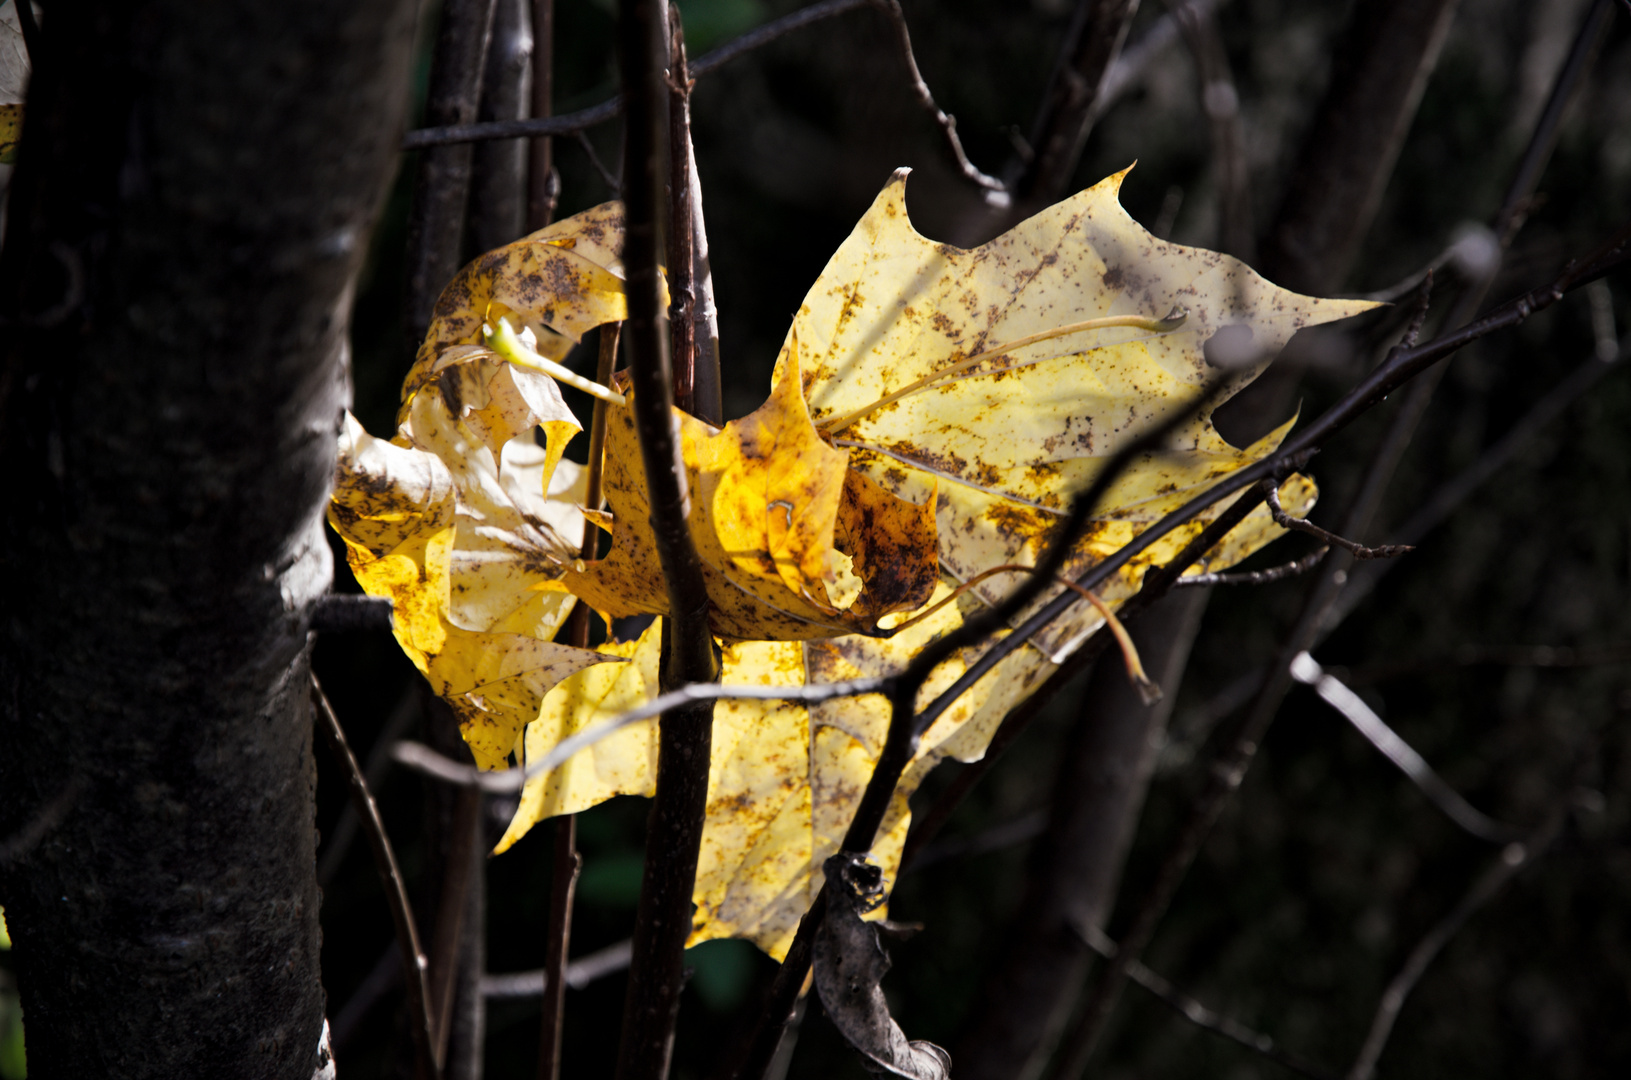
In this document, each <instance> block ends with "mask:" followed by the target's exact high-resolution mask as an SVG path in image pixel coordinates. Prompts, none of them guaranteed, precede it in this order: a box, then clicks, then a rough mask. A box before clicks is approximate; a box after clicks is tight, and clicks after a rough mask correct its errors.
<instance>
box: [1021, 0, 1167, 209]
mask: <svg viewBox="0 0 1631 1080" xmlns="http://www.w3.org/2000/svg"><path fill="white" fill-rule="evenodd" d="M1137 12H1138V0H1079V3H1078V4H1077V6H1076V11H1075V13H1074V14H1073V15H1072V17H1071V21H1070V25H1069V27H1068V28H1067V29H1066V31H1065V35H1064V40H1063V42H1062V43H1061V46H1060V50H1059V58H1058V60H1057V61H1056V62H1055V65H1054V70H1053V77H1052V79H1051V80H1050V81H1049V84H1048V89H1047V92H1046V94H1045V95H1044V97H1043V100H1042V106H1041V108H1040V109H1039V110H1038V112H1037V117H1036V122H1035V123H1034V124H1033V125H1032V127H1031V136H1030V149H1031V154H1030V160H1028V161H1027V162H1026V163H1025V164H1024V167H1023V168H1022V169H1021V170H1020V171H1019V172H1018V175H1017V176H1016V178H1015V181H1014V185H1013V189H1014V193H1015V195H1016V196H1017V199H1018V203H1019V206H1018V207H1017V209H1018V210H1019V211H1020V212H1023V211H1024V210H1025V209H1027V208H1030V207H1034V206H1038V205H1042V204H1046V203H1050V202H1053V201H1054V200H1055V199H1057V198H1059V196H1060V195H1062V194H1064V192H1065V189H1066V188H1067V187H1068V186H1069V184H1070V178H1071V175H1072V174H1073V173H1075V171H1076V165H1077V162H1079V161H1080V160H1081V156H1082V146H1083V145H1084V144H1085V143H1086V141H1087V133H1088V131H1089V130H1091V128H1092V124H1093V119H1094V117H1095V116H1097V115H1098V113H1099V112H1100V111H1101V110H1099V109H1098V107H1097V106H1098V101H1099V94H1100V88H1101V87H1102V86H1103V84H1104V83H1105V81H1106V74H1107V73H1108V72H1109V71H1110V70H1111V65H1112V64H1113V63H1114V62H1115V59H1116V57H1117V56H1118V55H1119V54H1120V52H1121V46H1122V42H1123V41H1125V40H1126V37H1127V28H1128V26H1130V25H1131V24H1132V21H1133V16H1134V15H1135V14H1137Z"/></svg>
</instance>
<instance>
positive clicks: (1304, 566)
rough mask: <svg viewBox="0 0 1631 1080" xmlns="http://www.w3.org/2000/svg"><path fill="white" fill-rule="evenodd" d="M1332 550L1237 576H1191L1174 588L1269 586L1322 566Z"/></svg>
mask: <svg viewBox="0 0 1631 1080" xmlns="http://www.w3.org/2000/svg"><path fill="white" fill-rule="evenodd" d="M1330 550H1331V548H1330V546H1329V545H1325V544H1322V545H1320V547H1318V548H1317V549H1315V550H1314V551H1311V552H1309V553H1308V554H1307V555H1304V556H1303V557H1302V558H1300V559H1296V560H1293V561H1292V562H1288V563H1281V564H1280V565H1279V566H1271V567H1269V568H1268V569H1267V570H1250V571H1242V572H1240V573H1235V574H1231V573H1218V574H1191V575H1190V576H1188V577H1181V578H1179V579H1178V580H1177V582H1176V583H1175V584H1174V588H1180V589H1182V588H1189V587H1193V586H1197V585H1268V584H1271V583H1273V582H1276V581H1284V580H1286V579H1287V578H1294V577H1298V576H1300V575H1302V574H1306V573H1308V571H1310V570H1312V569H1314V567H1316V566H1318V565H1319V564H1320V561H1321V560H1322V559H1324V558H1325V556H1326V555H1327V554H1328V553H1329V552H1330Z"/></svg>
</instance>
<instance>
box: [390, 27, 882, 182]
mask: <svg viewBox="0 0 1631 1080" xmlns="http://www.w3.org/2000/svg"><path fill="white" fill-rule="evenodd" d="M874 2H875V0H828V2H827V3H822V4H811V5H810V6H809V7H807V8H803V9H801V10H799V11H795V12H794V13H793V14H791V15H787V16H785V17H783V18H780V19H777V20H775V21H773V22H768V23H766V24H765V25H763V26H761V27H759V28H757V29H755V30H751V31H749V32H748V33H746V34H743V35H742V36H741V37H739V38H737V39H736V40H735V41H731V42H728V43H726V44H724V45H721V46H720V47H719V48H717V49H715V50H713V51H712V52H710V53H708V54H707V55H705V56H702V57H700V58H698V60H697V62H696V63H695V64H692V65H691V77H692V78H698V77H700V76H702V75H706V74H707V73H708V72H710V71H713V70H714V69H715V68H717V67H719V66H720V65H721V64H724V63H725V62H726V61H729V60H734V59H736V58H737V57H738V56H741V55H743V54H744V53H747V52H749V51H751V50H753V49H757V48H759V47H760V46H762V45H766V44H768V43H770V42H771V41H774V40H775V39H776V38H779V37H781V36H782V35H783V34H786V33H788V32H789V31H792V30H797V29H800V28H801V27H805V26H808V25H810V24H811V23H814V22H818V21H820V20H822V19H828V18H831V17H832V16H834V15H842V14H844V13H845V12H849V11H854V10H855V9H857V8H862V7H868V6H870V5H871V4H873V3H874ZM534 18H535V20H536V16H534ZM535 25H536V21H535ZM533 85H534V87H535V88H536V86H537V85H538V84H537V83H536V82H534V84H533ZM622 111H623V98H622V97H621V96H619V97H614V98H611V99H610V100H607V101H602V102H600V103H599V104H598V105H591V106H589V107H588V108H586V109H579V110H578V111H577V112H573V113H566V114H565V115H562V116H550V115H549V114H547V113H542V114H540V113H536V111H535V114H534V116H533V118H532V119H530V120H510V121H504V122H499V123H490V124H470V123H463V124H458V123H448V124H443V125H440V126H433V127H424V128H420V129H419V130H417V131H410V132H408V133H407V135H406V136H404V137H403V139H402V149H404V150H418V149H421V148H423V147H426V146H446V145H449V144H451V143H461V142H480V141H481V140H483V139H515V138H524V137H525V138H542V137H547V136H553V135H571V134H573V133H575V132H579V131H584V130H586V129H588V128H592V127H596V126H597V125H600V124H604V123H606V122H607V121H609V120H612V119H615V118H616V117H617V115H618V114H619V113H621V112H622Z"/></svg>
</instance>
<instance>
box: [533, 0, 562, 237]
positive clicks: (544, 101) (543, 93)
mask: <svg viewBox="0 0 1631 1080" xmlns="http://www.w3.org/2000/svg"><path fill="white" fill-rule="evenodd" d="M554 113H555V0H532V116H533V118H534V119H539V120H547V119H549V118H550V117H551V116H553V115H554ZM527 161H528V163H527V231H528V232H537V231H538V230H539V229H542V228H543V227H544V226H545V225H548V224H549V223H550V222H551V221H552V220H554V217H555V203H556V202H557V201H558V200H559V199H560V196H561V178H560V174H559V173H557V172H556V171H555V143H554V140H553V139H552V138H550V136H548V135H545V136H543V137H541V138H535V139H533V140H532V142H531V143H530V144H529V146H528V148H527Z"/></svg>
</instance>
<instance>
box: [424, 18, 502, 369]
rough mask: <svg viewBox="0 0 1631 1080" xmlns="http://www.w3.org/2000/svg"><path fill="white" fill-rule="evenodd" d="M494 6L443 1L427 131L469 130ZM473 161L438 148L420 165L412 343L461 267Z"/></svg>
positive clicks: (465, 152)
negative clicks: (460, 127) (433, 127)
mask: <svg viewBox="0 0 1631 1080" xmlns="http://www.w3.org/2000/svg"><path fill="white" fill-rule="evenodd" d="M495 6H496V3H495V0H448V2H447V3H444V4H443V5H442V12H441V25H440V30H439V31H438V33H437V36H436V51H435V55H434V57H433V58H432V61H431V73H430V93H429V97H428V98H427V100H426V103H425V116H426V119H427V120H428V121H429V122H430V123H432V124H469V123H471V122H472V121H474V120H475V118H476V110H477V108H478V107H479V106H480V104H481V82H482V71H483V69H484V67H485V64H486V58H487V43H488V40H489V38H490V36H491V33H492V26H493V11H494V8H495ZM471 160H472V156H471V148H470V147H469V146H468V145H459V146H436V147H434V148H432V149H429V150H427V152H426V153H425V154H424V155H423V156H422V157H421V158H420V160H419V169H418V176H417V178H416V181H415V183H414V192H413V206H412V208H411V210H410V212H409V216H408V247H407V250H408V256H407V257H408V282H407V312H406V314H407V320H408V324H407V325H408V338H409V340H410V341H415V342H417V341H418V340H419V339H420V338H422V337H424V336H425V329H426V327H427V326H429V325H430V314H431V309H432V308H433V307H434V306H435V304H436V298H437V296H439V295H440V294H441V291H442V287H443V286H444V285H446V284H447V283H448V281H449V280H451V279H452V277H453V275H454V273H455V272H457V271H458V269H459V266H460V264H461V262H462V256H463V251H462V244H463V239H464V216H465V205H466V203H467V201H468V199H469V196H470V168H471Z"/></svg>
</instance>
